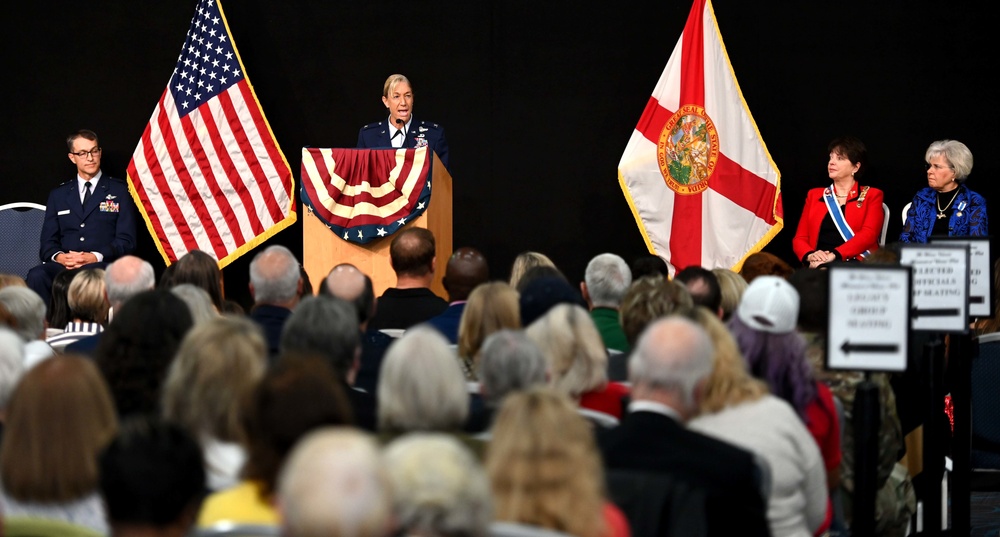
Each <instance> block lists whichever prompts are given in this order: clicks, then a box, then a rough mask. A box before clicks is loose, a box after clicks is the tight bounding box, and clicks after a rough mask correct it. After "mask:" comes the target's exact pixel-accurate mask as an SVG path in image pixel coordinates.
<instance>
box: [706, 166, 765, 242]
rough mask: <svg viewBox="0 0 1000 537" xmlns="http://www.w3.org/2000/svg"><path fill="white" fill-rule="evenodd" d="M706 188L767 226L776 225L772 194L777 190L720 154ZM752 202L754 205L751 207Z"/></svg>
mask: <svg viewBox="0 0 1000 537" xmlns="http://www.w3.org/2000/svg"><path fill="white" fill-rule="evenodd" d="M708 186H709V188H711V189H712V190H714V191H716V192H718V193H719V194H722V195H723V196H725V197H726V198H728V199H729V201H732V202H733V203H735V204H737V205H739V206H740V207H743V208H744V209H747V210H748V211H752V212H753V213H754V214H755V215H757V218H760V219H761V220H763V221H765V222H767V224H768V225H770V226H773V225H775V224H777V223H778V220H777V219H776V218H775V217H774V193H775V190H777V189H776V188H775V186H774V185H773V184H771V183H769V182H767V181H765V180H763V179H761V178H760V177H757V175H755V174H753V173H751V172H750V171H748V170H747V169H746V168H743V167H742V166H740V165H739V164H737V163H735V162H733V161H732V160H730V159H729V157H727V156H725V155H723V154H721V153H720V154H719V160H718V162H717V163H716V165H715V171H714V172H713V174H712V180H710V181H709V183H708ZM754 202H756V205H753V203H754ZM748 205H752V206H749V207H748Z"/></svg>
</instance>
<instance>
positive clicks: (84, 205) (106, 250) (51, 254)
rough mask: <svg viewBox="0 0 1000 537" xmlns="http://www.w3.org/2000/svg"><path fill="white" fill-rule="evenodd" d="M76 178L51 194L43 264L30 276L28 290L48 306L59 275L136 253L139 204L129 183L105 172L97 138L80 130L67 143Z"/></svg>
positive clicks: (44, 229) (44, 227) (43, 235)
mask: <svg viewBox="0 0 1000 537" xmlns="http://www.w3.org/2000/svg"><path fill="white" fill-rule="evenodd" d="M66 145H67V146H68V147H69V155H68V156H69V160H70V162H72V163H73V164H75V165H76V177H75V178H73V179H70V180H69V181H66V182H64V183H62V184H60V185H59V186H57V187H56V188H55V189H53V190H52V192H51V193H50V194H49V199H48V201H47V202H46V204H45V220H44V222H43V223H42V231H41V235H40V241H41V247H40V248H39V257H40V258H41V261H42V264H41V265H38V266H36V267H34V268H32V269H31V270H29V271H28V277H27V278H26V280H27V282H28V287H30V288H31V289H32V290H34V291H35V292H36V293H38V296H40V297H42V302H43V303H44V304H48V303H49V300H50V294H51V292H52V280H53V278H55V276H56V274H59V273H60V272H62V271H64V270H66V269H75V268H104V264H103V263H110V262H111V261H114V260H115V259H117V258H119V257H121V256H123V255H126V254H130V253H132V251H133V250H135V242H136V232H135V214H136V210H135V204H134V203H133V202H132V196H131V195H130V194H129V189H128V185H127V184H126V183H125V181H122V180H121V179H117V178H114V177H111V176H109V175H105V174H104V173H103V172H101V146H100V144H99V143H98V140H97V134H95V133H94V132H93V131H89V130H85V129H84V130H80V131H77V132H75V133H73V134H71V135H69V137H67V138H66Z"/></svg>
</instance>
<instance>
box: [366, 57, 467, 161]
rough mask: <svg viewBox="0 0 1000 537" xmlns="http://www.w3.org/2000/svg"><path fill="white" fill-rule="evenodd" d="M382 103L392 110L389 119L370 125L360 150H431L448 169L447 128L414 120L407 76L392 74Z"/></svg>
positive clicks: (384, 90) (385, 86)
mask: <svg viewBox="0 0 1000 537" xmlns="http://www.w3.org/2000/svg"><path fill="white" fill-rule="evenodd" d="M382 104H384V105H385V107H386V109H387V110H388V111H389V117H388V119H386V120H383V121H378V122H376V123H369V124H368V125H365V126H364V127H361V132H359V133H358V148H359V149H364V148H386V147H407V148H409V147H416V148H420V147H430V148H431V149H432V150H433V151H434V152H435V153H437V156H438V157H439V158H440V159H441V163H442V164H444V167H445V168H447V167H448V141H447V140H445V138H444V127H442V126H440V125H438V124H437V123H431V122H430V121H418V120H414V119H413V89H412V88H410V81H409V79H407V78H406V77H405V76H403V75H398V74H397V75H391V76H389V78H387V79H386V81H385V85H383V86H382Z"/></svg>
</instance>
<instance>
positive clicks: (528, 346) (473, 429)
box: [465, 330, 547, 433]
mask: <svg viewBox="0 0 1000 537" xmlns="http://www.w3.org/2000/svg"><path fill="white" fill-rule="evenodd" d="M546 379H547V373H546V365H545V356H544V355H543V354H542V351H541V349H539V348H538V345H535V342H534V341H532V340H531V339H530V338H529V337H528V336H527V335H526V334H525V333H524V330H500V331H499V332H494V333H493V334H492V335H490V337H488V338H486V341H485V342H484V343H483V348H482V350H481V351H480V353H479V393H480V395H481V396H482V399H483V405H482V406H481V407H479V408H474V409H473V411H472V412H471V414H470V415H469V420H468V421H467V422H466V424H465V430H466V432H470V433H482V432H484V431H487V430H488V429H489V428H490V425H491V424H492V423H493V415H494V414H495V413H496V410H497V408H499V407H500V404H501V403H502V402H503V400H504V398H505V397H507V395H508V394H511V393H514V392H518V391H521V390H525V389H527V388H529V387H531V386H535V385H538V384H545V382H546Z"/></svg>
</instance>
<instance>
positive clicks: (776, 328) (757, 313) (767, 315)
mask: <svg viewBox="0 0 1000 537" xmlns="http://www.w3.org/2000/svg"><path fill="white" fill-rule="evenodd" d="M736 314H737V315H739V317H740V320H741V321H743V324H745V325H747V326H749V327H750V328H753V329H755V330H760V331H762V332H770V333H772V334H787V333H788V332H791V331H793V330H795V326H796V325H797V324H798V319H799V293H798V291H796V290H795V288H794V287H792V284H790V283H788V282H787V281H785V279H784V278H781V277H778V276H758V277H756V278H754V280H753V282H751V283H750V285H749V286H748V287H747V289H746V291H744V292H743V298H742V299H741V300H740V305H739V308H737V310H736Z"/></svg>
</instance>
